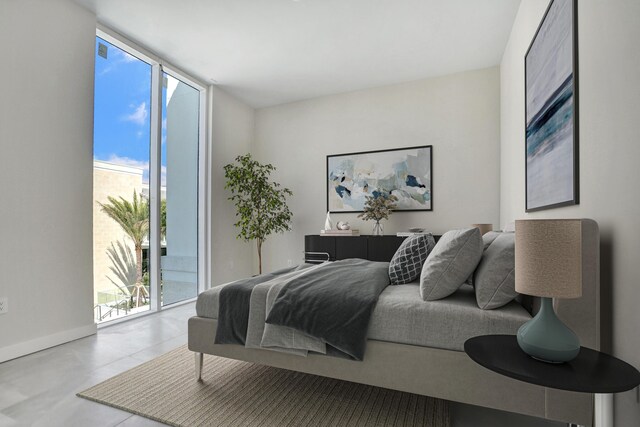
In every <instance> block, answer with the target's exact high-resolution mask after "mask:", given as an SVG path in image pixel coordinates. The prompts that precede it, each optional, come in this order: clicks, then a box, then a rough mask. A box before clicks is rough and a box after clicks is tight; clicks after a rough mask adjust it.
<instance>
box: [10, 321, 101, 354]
mask: <svg viewBox="0 0 640 427" xmlns="http://www.w3.org/2000/svg"><path fill="white" fill-rule="evenodd" d="M96 332H97V328H96V324H95V323H92V324H91V325H86V326H81V327H79V328H74V329H68V330H66V331H62V332H57V333H55V334H51V335H45V336H43V337H39V338H35V339H32V340H29V341H23V342H19V343H17V344H13V345H10V346H7V347H1V348H0V363H2V362H6V361H7V360H11V359H15V358H17V357H22V356H26V355H27V354H31V353H35V352H36V351H40V350H44V349H47V348H50V347H55V346H57V345H60V344H64V343H66V342H69V341H73V340H77V339H79V338H84V337H88V336H89V335H94V334H95V333H96Z"/></svg>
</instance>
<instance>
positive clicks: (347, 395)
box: [78, 346, 449, 427]
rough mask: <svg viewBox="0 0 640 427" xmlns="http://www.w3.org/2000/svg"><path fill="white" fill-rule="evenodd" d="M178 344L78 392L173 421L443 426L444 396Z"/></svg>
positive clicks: (445, 426) (297, 425)
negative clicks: (199, 362) (199, 369)
mask: <svg viewBox="0 0 640 427" xmlns="http://www.w3.org/2000/svg"><path fill="white" fill-rule="evenodd" d="M202 379H203V381H202V382H197V381H196V380H195V374H194V357H193V353H192V352H190V351H189V350H188V349H187V347H186V346H183V347H180V348H178V349H176V350H173V351H171V352H169V353H167V354H164V355H162V356H160V357H158V358H156V359H153V360H151V361H149V362H146V363H144V364H142V365H140V366H138V367H136V368H133V369H131V370H129V371H126V372H123V373H122V374H119V375H117V376H115V377H113V378H110V379H108V380H107V381H104V382H102V383H100V384H98V385H96V386H94V387H91V388H90V389H88V390H85V391H83V392H81V393H78V396H80V397H83V398H85V399H89V400H93V401H95V402H99V403H102V404H105V405H109V406H112V407H114V408H118V409H123V410H125V411H128V412H131V413H133V414H137V415H141V416H143V417H146V418H150V419H152V420H155V421H160V422H162V423H165V424H169V425H172V426H256V427H257V426H274V427H276V426H277V427H280V426H291V427H303V426H367V427H369V426H397V427H400V426H429V427H448V426H449V408H448V405H447V402H445V401H442V400H439V399H434V398H430V397H425V396H418V395H415V394H411V393H402V392H399V391H393V390H388V389H384V388H379V387H373V386H367V385H362V384H356V383H351V382H347V381H341V380H335V379H331V378H325V377H320V376H316V375H309V374H303V373H299V372H294V371H288V370H285V369H277V368H271V367H267V366H261V365H255V364H252V363H246V362H241V361H237V360H231V359H225V358H222V357H216V356H209V355H205V359H204V368H203V374H202Z"/></svg>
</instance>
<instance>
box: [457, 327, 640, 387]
mask: <svg viewBox="0 0 640 427" xmlns="http://www.w3.org/2000/svg"><path fill="white" fill-rule="evenodd" d="M464 351H465V353H467V354H468V355H469V357H470V358H471V359H472V360H473V361H474V362H476V363H478V364H479V365H482V366H484V367H485V368H487V369H490V370H492V371H494V372H497V373H499V374H502V375H505V376H507V377H510V378H515V379H517V380H520V381H524V382H527V383H531V384H537V385H541V386H544V387H550V388H557V389H560V390H569V391H578V392H586V393H597V394H602V393H619V392H622V391H627V390H631V389H633V388H635V387H637V386H638V385H639V384H640V372H638V370H637V369H636V368H634V367H633V366H631V365H629V364H628V363H626V362H623V361H622V360H620V359H617V358H615V357H613V356H610V355H608V354H605V353H601V352H599V351H596V350H592V349H590V348H586V347H580V354H578V357H576V358H575V359H573V360H572V361H571V362H567V363H562V364H554V363H546V362H541V361H538V360H535V359H533V358H532V357H530V356H529V355H527V354H526V353H525V352H523V351H522V350H521V349H520V346H518V341H517V339H516V336H515V335H483V336H479V337H474V338H470V339H468V340H467V341H466V342H465V343H464Z"/></svg>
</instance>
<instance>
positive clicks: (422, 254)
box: [389, 233, 436, 285]
mask: <svg viewBox="0 0 640 427" xmlns="http://www.w3.org/2000/svg"><path fill="white" fill-rule="evenodd" d="M435 245H436V242H435V240H434V239H433V236H432V235H431V233H428V234H416V235H414V236H409V237H407V238H406V239H405V241H404V242H402V244H401V245H400V247H399V248H398V250H397V251H396V253H395V255H393V258H392V259H391V262H390V263H389V279H391V284H392V285H402V284H404V283H410V282H413V281H414V280H416V279H417V278H418V277H420V272H422V265H423V264H424V261H425V260H426V259H427V256H428V255H429V252H431V249H433V247H434V246H435Z"/></svg>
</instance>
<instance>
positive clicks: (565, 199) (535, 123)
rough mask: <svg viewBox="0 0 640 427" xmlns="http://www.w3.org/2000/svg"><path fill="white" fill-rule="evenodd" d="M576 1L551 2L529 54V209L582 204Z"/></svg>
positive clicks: (526, 152) (558, 0)
mask: <svg viewBox="0 0 640 427" xmlns="http://www.w3.org/2000/svg"><path fill="white" fill-rule="evenodd" d="M576 8H577V1H576V0H553V1H552V2H551V4H550V5H549V7H548V8H547V11H546V12H545V14H544V17H543V18H542V22H541V23H540V26H539V27H538V30H537V32H536V34H535V36H534V37H533V41H532V42H531V45H530V46H529V49H528V50H527V53H526V55H525V126H526V132H525V138H526V149H525V156H526V162H525V171H526V172H525V176H526V178H525V181H526V185H525V191H526V201H525V204H526V206H525V208H526V211H527V212H532V211H537V210H543V209H550V208H556V207H560V206H566V205H574V204H577V203H578V190H579V179H578V178H579V176H578V49H577V47H578V45H577V40H578V34H577V18H576V17H577V12H576Z"/></svg>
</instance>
